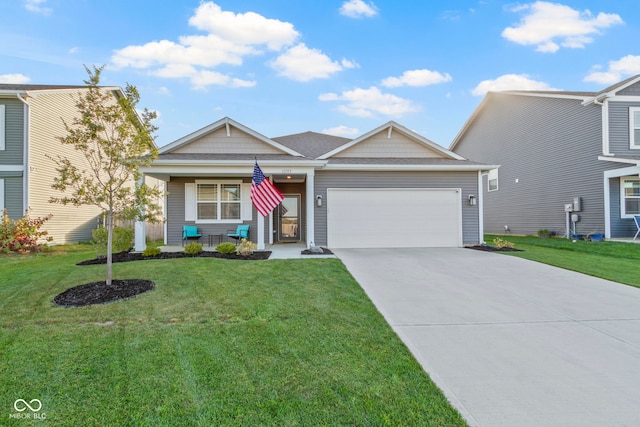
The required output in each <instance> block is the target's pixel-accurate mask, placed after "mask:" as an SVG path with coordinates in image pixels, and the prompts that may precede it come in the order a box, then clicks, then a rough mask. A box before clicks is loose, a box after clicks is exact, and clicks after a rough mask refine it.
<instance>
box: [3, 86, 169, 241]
mask: <svg viewBox="0 0 640 427" xmlns="http://www.w3.org/2000/svg"><path fill="white" fill-rule="evenodd" d="M85 90H86V88H84V87H82V86H50V85H9V84H0V115H3V117H2V118H1V120H0V124H3V122H4V128H3V129H2V130H3V133H4V138H3V139H4V144H3V145H4V149H2V148H3V146H0V189H2V190H4V191H0V209H7V211H8V213H9V216H10V217H11V218H18V217H20V216H22V215H23V214H24V212H25V210H27V209H30V215H31V216H32V217H43V216H47V215H49V214H51V215H53V216H52V218H51V219H50V220H49V221H48V222H47V223H46V225H45V227H44V229H45V230H46V231H48V232H49V236H51V237H53V242H54V243H57V244H63V243H70V242H78V241H87V240H90V239H91V230H92V229H94V228H96V227H97V226H98V225H99V224H100V214H101V211H100V209H99V208H98V207H94V206H81V207H75V206H63V205H59V204H52V203H49V198H50V197H51V196H56V197H57V196H59V195H60V193H58V192H57V191H55V190H53V189H52V188H51V184H52V183H53V178H54V177H55V176H57V171H56V164H55V163H54V162H53V160H52V159H51V158H50V157H54V158H55V157H57V156H58V155H59V156H62V157H66V158H68V159H70V160H71V161H72V162H74V164H76V165H78V166H80V165H83V164H85V159H84V157H83V156H82V154H81V153H79V152H77V151H76V150H74V149H73V148H72V147H69V146H65V145H62V144H61V143H60V142H59V140H58V138H60V137H62V136H65V135H66V129H65V126H64V122H63V121H66V122H67V123H71V122H72V121H73V119H74V117H75V116H76V115H77V110H76V106H75V103H76V101H77V99H78V96H79V94H80V93H81V92H83V91H85ZM103 90H105V91H110V92H113V93H114V95H115V94H117V95H118V96H120V94H121V93H122V91H121V89H120V88H118V87H104V88H103ZM3 110H4V111H3ZM149 183H150V182H149ZM150 184H151V183H150ZM156 228H157V227H156ZM156 228H150V230H152V232H153V233H155V234H156V236H155V237H159V236H158V235H159V234H161V233H158V230H157V229H156Z"/></svg>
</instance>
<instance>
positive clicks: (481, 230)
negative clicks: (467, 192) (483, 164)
mask: <svg viewBox="0 0 640 427" xmlns="http://www.w3.org/2000/svg"><path fill="white" fill-rule="evenodd" d="M482 176H483V173H482V171H478V243H479V244H481V245H483V244H484V243H485V242H484V206H483V204H484V197H482V195H483V194H482V193H483V191H482V190H483V188H484V186H483V185H482V183H483V180H482Z"/></svg>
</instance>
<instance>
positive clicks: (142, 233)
mask: <svg viewBox="0 0 640 427" xmlns="http://www.w3.org/2000/svg"><path fill="white" fill-rule="evenodd" d="M138 184H139V185H142V184H144V175H142V177H141V178H140V180H139V181H138ZM134 230H135V239H134V249H135V250H136V252H142V251H144V250H145V249H146V248H147V224H146V222H144V221H140V220H138V219H136V222H135V225H134Z"/></svg>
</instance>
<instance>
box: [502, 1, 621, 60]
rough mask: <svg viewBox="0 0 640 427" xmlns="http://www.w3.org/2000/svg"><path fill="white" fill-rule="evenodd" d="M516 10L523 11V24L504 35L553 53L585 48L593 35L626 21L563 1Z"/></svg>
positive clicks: (515, 9) (522, 7)
mask: <svg viewBox="0 0 640 427" xmlns="http://www.w3.org/2000/svg"><path fill="white" fill-rule="evenodd" d="M511 11H512V12H523V13H525V16H523V18H522V19H521V20H520V22H519V24H517V25H515V26H513V27H507V28H505V29H504V31H502V37H504V38H506V39H507V40H510V41H512V42H514V43H518V44H521V45H535V46H536V50H537V51H538V52H544V53H553V52H556V51H558V50H559V49H560V47H561V46H562V47H565V48H572V49H576V48H583V47H584V46H585V45H586V44H588V43H591V42H593V37H592V35H595V34H600V33H601V30H602V29H605V28H608V27H611V26H613V25H618V24H622V23H624V21H623V20H622V18H621V17H620V16H619V15H617V14H615V13H603V12H600V13H598V15H597V16H593V14H592V13H591V12H590V11H589V10H585V11H583V12H580V11H579V10H575V9H572V8H571V7H569V6H565V5H562V4H559V3H550V2H545V1H537V2H535V3H531V4H526V5H522V6H517V7H514V8H512V9H511Z"/></svg>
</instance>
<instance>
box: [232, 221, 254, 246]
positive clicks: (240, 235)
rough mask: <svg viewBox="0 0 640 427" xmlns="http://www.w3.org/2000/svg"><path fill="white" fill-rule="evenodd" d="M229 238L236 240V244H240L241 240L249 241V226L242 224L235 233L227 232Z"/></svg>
mask: <svg viewBox="0 0 640 427" xmlns="http://www.w3.org/2000/svg"><path fill="white" fill-rule="evenodd" d="M227 237H230V238H232V239H235V240H236V243H238V242H240V240H241V239H247V240H249V225H246V224H241V225H239V226H237V227H236V230H235V232H234V231H233V230H227Z"/></svg>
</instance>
